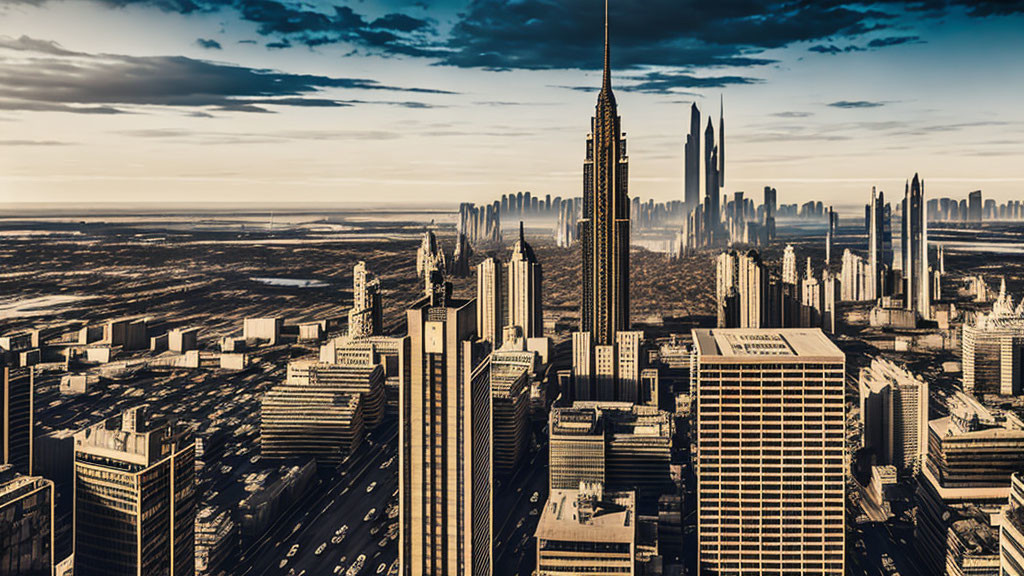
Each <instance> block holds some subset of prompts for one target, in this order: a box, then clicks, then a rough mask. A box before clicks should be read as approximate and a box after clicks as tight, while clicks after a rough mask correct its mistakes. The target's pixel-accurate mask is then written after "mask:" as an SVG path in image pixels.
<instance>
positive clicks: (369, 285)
mask: <svg viewBox="0 0 1024 576" xmlns="http://www.w3.org/2000/svg"><path fill="white" fill-rule="evenodd" d="M348 333H349V336H351V337H353V338H367V337H370V336H379V335H381V334H383V333H384V312H383V306H382V303H381V293H380V280H378V279H376V278H374V277H373V275H372V274H370V273H369V272H367V271H366V262H363V261H359V263H358V264H356V265H355V266H354V267H353V269H352V309H351V310H349V312H348Z"/></svg>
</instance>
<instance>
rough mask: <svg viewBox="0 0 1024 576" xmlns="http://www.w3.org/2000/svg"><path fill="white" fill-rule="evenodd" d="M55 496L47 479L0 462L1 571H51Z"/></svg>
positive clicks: (46, 575) (40, 575) (45, 574)
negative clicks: (20, 471)
mask: <svg viewBox="0 0 1024 576" xmlns="http://www.w3.org/2000/svg"><path fill="white" fill-rule="evenodd" d="M54 497H55V494H54V489H53V482H51V481H50V480H47V479H45V478H41V477H39V476H22V475H20V474H18V473H16V472H15V470H14V468H13V467H12V466H10V465H2V466H0V574H5V575H7V574H10V575H11V576H15V575H17V576H50V575H51V574H52V570H53V563H54V540H53V538H54V523H53V522H54V518H53V516H54Z"/></svg>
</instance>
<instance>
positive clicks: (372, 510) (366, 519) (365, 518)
mask: <svg viewBox="0 0 1024 576" xmlns="http://www.w3.org/2000/svg"><path fill="white" fill-rule="evenodd" d="M376 515H377V509H376V508H370V510H369V511H368V512H367V513H366V516H363V522H369V521H370V520H373V517H374V516H376Z"/></svg>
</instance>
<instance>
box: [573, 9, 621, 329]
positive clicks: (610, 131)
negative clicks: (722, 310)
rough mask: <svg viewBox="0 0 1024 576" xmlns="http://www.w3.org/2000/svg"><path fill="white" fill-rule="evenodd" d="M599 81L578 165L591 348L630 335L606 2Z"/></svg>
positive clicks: (583, 307) (585, 316)
mask: <svg viewBox="0 0 1024 576" xmlns="http://www.w3.org/2000/svg"><path fill="white" fill-rule="evenodd" d="M604 9H605V20H604V77H603V79H602V82H601V92H600V94H598V97H597V108H596V110H595V112H594V117H593V118H592V119H591V121H590V135H589V136H588V137H587V153H586V161H585V162H584V164H583V215H582V218H581V219H580V222H579V237H580V250H581V255H582V258H583V278H582V280H583V282H582V284H583V296H582V298H581V300H580V331H581V332H589V333H590V334H591V342H592V344H593V345H603V346H606V345H611V344H613V343H614V342H615V336H616V334H617V333H618V332H620V331H624V330H628V329H629V195H628V178H629V160H628V158H627V156H626V140H625V139H624V138H623V137H622V131H621V128H620V118H619V113H618V108H617V106H616V104H615V94H614V93H613V92H612V74H611V42H610V39H609V30H608V1H607V0H605V7H604Z"/></svg>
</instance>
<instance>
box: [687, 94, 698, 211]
mask: <svg viewBox="0 0 1024 576" xmlns="http://www.w3.org/2000/svg"><path fill="white" fill-rule="evenodd" d="M683 153H684V154H683V155H684V158H685V166H684V168H685V174H684V182H685V190H684V193H683V203H684V209H685V210H686V212H687V213H689V212H691V211H693V210H694V209H695V208H696V207H697V205H698V204H700V110H698V109H697V103H696V102H694V103H693V105H692V106H690V133H689V134H687V135H686V147H685V149H684V151H683Z"/></svg>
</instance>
